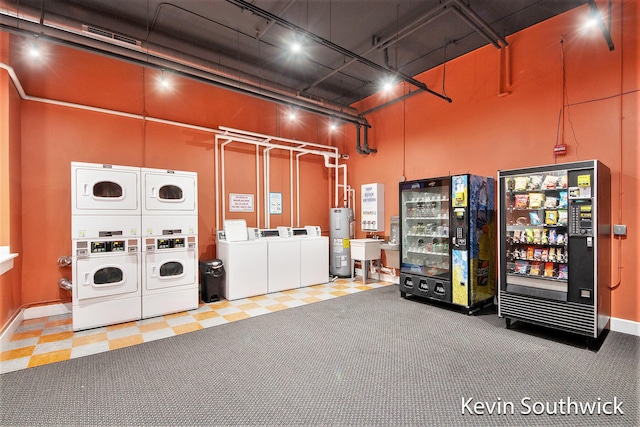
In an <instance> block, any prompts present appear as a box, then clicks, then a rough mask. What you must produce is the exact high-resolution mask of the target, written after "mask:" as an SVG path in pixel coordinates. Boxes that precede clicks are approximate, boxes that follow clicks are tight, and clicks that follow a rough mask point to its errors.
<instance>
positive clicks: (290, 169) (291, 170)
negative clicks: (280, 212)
mask: <svg viewBox="0 0 640 427" xmlns="http://www.w3.org/2000/svg"><path fill="white" fill-rule="evenodd" d="M289 206H290V208H289V224H290V225H291V227H293V151H289Z"/></svg>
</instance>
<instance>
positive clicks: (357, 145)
mask: <svg viewBox="0 0 640 427" xmlns="http://www.w3.org/2000/svg"><path fill="white" fill-rule="evenodd" d="M356 151H357V152H358V153H360V154H369V152H368V151H365V150H363V149H362V147H361V146H360V125H356Z"/></svg>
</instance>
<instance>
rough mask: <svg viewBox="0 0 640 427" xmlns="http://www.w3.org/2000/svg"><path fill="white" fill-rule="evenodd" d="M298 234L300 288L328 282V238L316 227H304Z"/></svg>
mask: <svg viewBox="0 0 640 427" xmlns="http://www.w3.org/2000/svg"><path fill="white" fill-rule="evenodd" d="M304 231H305V233H300V234H299V235H298V239H299V240H300V286H301V287H305V286H311V285H317V284H320V283H327V282H328V281H329V237H327V236H323V235H322V230H321V229H320V227H318V226H309V225H307V226H305V227H304Z"/></svg>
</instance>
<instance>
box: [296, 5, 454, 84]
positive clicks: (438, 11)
mask: <svg viewBox="0 0 640 427" xmlns="http://www.w3.org/2000/svg"><path fill="white" fill-rule="evenodd" d="M451 2H453V0H447V1H444V2H443V3H442V4H440V5H439V6H438V7H436V8H435V9H433V10H432V11H430V12H428V13H427V14H425V15H423V16H421V17H420V18H418V19H417V20H415V21H413V22H412V23H411V24H409V25H407V26H406V27H404V28H401V29H399V30H398V31H397V34H394V35H393V36H391V37H387V38H386V39H385V40H382V41H377V42H376V43H375V44H374V45H373V46H371V48H369V49H368V50H366V51H365V52H363V53H362V56H364V55H367V54H369V53H371V52H373V51H374V50H381V49H386V48H388V47H389V46H392V45H394V44H396V43H398V42H399V41H400V40H402V39H404V38H405V37H407V36H409V35H411V34H412V33H414V32H415V31H417V30H419V29H420V28H422V27H424V26H425V25H427V24H429V23H431V22H433V21H434V20H435V19H436V18H439V17H440V16H442V15H444V14H445V13H446V12H448V11H449V10H448V9H443V7H444V6H446V5H448V4H450V3H451ZM354 62H357V61H356V59H354V58H352V59H350V60H348V61H347V62H345V63H344V64H342V65H341V66H339V67H338V68H336V69H334V70H333V71H331V72H330V73H328V74H326V75H325V76H324V77H321V78H319V79H318V80H316V81H314V82H313V83H311V84H310V85H309V86H307V87H306V88H305V89H304V90H308V89H310V88H312V87H314V86H317V85H319V84H320V83H322V82H323V81H325V80H326V79H328V78H329V77H331V76H333V75H335V74H337V73H339V72H340V71H342V70H344V69H345V68H347V67H348V66H349V65H351V64H353V63H354Z"/></svg>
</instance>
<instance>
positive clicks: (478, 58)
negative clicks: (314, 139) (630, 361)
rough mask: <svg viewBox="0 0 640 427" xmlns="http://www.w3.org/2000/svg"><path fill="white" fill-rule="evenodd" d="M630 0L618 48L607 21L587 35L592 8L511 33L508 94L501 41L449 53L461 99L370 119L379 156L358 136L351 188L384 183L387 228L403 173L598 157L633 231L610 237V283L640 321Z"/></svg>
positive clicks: (620, 215)
mask: <svg viewBox="0 0 640 427" xmlns="http://www.w3.org/2000/svg"><path fill="white" fill-rule="evenodd" d="M622 7H623V8H624V21H622V19H621V3H620V1H614V9H613V31H612V37H613V41H614V44H615V50H614V51H613V52H610V51H609V50H608V48H607V44H606V43H605V40H604V38H603V36H602V33H601V32H600V31H599V29H596V31H595V33H593V34H591V35H586V34H582V33H580V32H579V30H578V28H577V27H578V23H579V22H580V21H581V19H582V18H583V17H584V16H585V13H586V11H587V10H588V7H587V6H584V7H580V8H577V9H575V10H573V11H571V12H569V13H566V14H563V15H561V16H558V17H556V18H554V19H551V20H548V21H546V22H544V23H542V24H539V25H537V26H534V27H531V28H529V29H527V30H525V31H522V32H520V33H517V34H515V35H513V36H511V37H509V38H508V39H507V41H508V42H509V44H510V47H509V50H510V66H511V81H512V84H511V86H510V87H509V88H508V91H509V92H510V94H508V95H502V96H500V95H499V89H500V85H499V83H500V72H501V69H500V52H499V51H498V50H497V49H495V48H494V47H492V46H487V47H484V48H481V49H478V50H476V51H474V52H472V53H470V54H468V55H465V56H463V57H461V58H459V59H456V60H453V61H450V62H449V63H447V65H446V74H445V92H446V94H447V95H448V96H449V97H451V98H452V99H453V102H452V103H451V104H448V103H447V102H446V101H444V100H441V99H439V98H436V97H435V96H432V95H430V94H427V93H418V94H417V95H414V96H412V97H409V98H408V99H406V100H404V101H401V102H398V103H395V104H391V105H389V106H388V107H386V108H383V109H381V110H378V111H376V112H374V113H372V114H371V115H369V116H367V119H368V120H369V122H370V123H371V125H372V129H371V130H370V132H369V137H370V138H369V145H370V146H371V147H374V148H376V149H377V150H378V153H377V154H371V155H368V156H366V155H361V154H358V153H357V152H356V150H355V133H354V136H353V137H352V138H351V140H352V141H353V142H352V143H351V144H349V146H348V153H349V155H350V156H351V160H350V161H349V168H350V172H351V177H352V178H353V180H352V181H351V185H353V186H355V187H356V188H359V186H360V184H363V183H368V182H381V183H384V184H385V190H386V191H385V214H386V216H387V219H386V221H387V222H386V227H387V230H388V226H389V217H390V216H391V215H398V194H397V185H398V181H399V180H400V179H401V177H402V176H405V177H406V179H408V180H411V179H420V178H427V177H437V176H443V175H449V174H457V173H466V172H471V173H475V174H480V175H490V176H496V175H497V171H498V170H501V169H503V170H504V169H513V168H520V167H528V166H538V165H545V164H552V163H554V162H558V163H563V162H571V161H577V160H590V159H598V160H600V161H602V162H603V163H604V164H606V165H607V166H609V168H610V169H611V172H612V177H611V180H612V185H611V187H612V188H611V195H612V213H613V214H612V218H613V221H614V222H615V223H620V224H627V226H628V236H627V237H625V238H616V239H614V240H613V245H612V246H613V247H612V266H613V267H612V274H611V276H612V277H611V280H612V284H613V285H617V287H616V288H615V290H614V291H613V295H612V298H613V299H612V314H613V316H614V317H618V318H622V319H628V320H634V321H640V292H639V287H640V284H639V280H638V278H639V276H638V259H640V249H639V240H638V233H637V230H639V229H640V216H638V215H637V212H638V210H639V209H640V200H639V199H638V188H639V186H638V184H639V181H640V171H639V170H638V167H639V165H640V153H639V152H638V134H639V133H640V132H639V126H640V123H639V122H638V115H639V111H638V101H639V96H640V95H639V93H638V88H639V87H640V84H639V80H640V78H639V77H638V76H639V74H638V71H639V70H638V64H640V58H639V57H638V14H639V7H638V4H637V2H633V1H625V2H624V4H623V5H622ZM563 35H564V42H563V44H564V58H565V70H566V94H567V101H565V102H566V103H567V104H568V105H569V106H568V107H567V108H565V114H564V122H563V123H561V126H560V130H562V128H563V127H564V138H563V136H562V135H560V136H558V118H559V115H560V110H561V107H562V103H563V95H562V92H563V91H562V87H563V84H562V50H561V44H560V40H561V38H562V37H563ZM442 79H443V69H442V67H439V68H438V69H434V70H432V71H429V72H427V73H424V74H423V75H420V76H418V80H420V81H423V82H425V83H426V84H427V85H428V86H429V87H430V88H432V89H435V90H436V91H440V90H441V88H442ZM396 89H397V92H396V94H395V95H394V96H393V97H397V96H398V95H401V94H402V93H405V92H406V91H407V87H404V86H403V85H399V86H398V87H397V88H396ZM411 89H412V90H415V88H411ZM403 91H404V92H403ZM621 94H622V95H621ZM389 99H391V97H390V98H389ZM383 102H385V97H384V96H378V97H377V98H370V99H368V100H365V101H363V102H362V103H361V105H359V109H360V110H367V109H368V108H372V107H374V106H376V105H380V104H382V103H383ZM556 138H559V140H560V141H561V142H562V141H564V142H565V143H566V144H567V145H568V153H567V155H566V156H562V157H558V158H557V159H554V156H553V147H554V145H555V143H556ZM359 234H360V236H363V235H364V234H362V233H361V232H360V233H359ZM385 234H388V232H387V233H385ZM618 266H620V268H618Z"/></svg>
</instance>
